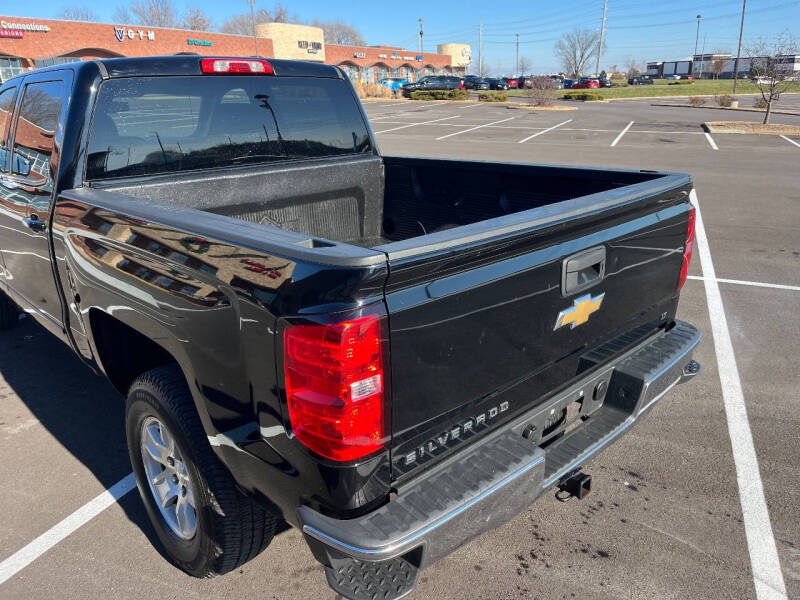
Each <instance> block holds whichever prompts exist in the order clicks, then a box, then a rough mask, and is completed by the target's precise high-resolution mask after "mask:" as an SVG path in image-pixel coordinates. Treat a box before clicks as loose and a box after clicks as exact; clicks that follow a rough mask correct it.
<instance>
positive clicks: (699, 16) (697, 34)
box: [692, 15, 703, 73]
mask: <svg viewBox="0 0 800 600" xmlns="http://www.w3.org/2000/svg"><path fill="white" fill-rule="evenodd" d="M702 18H703V15H697V33H696V34H695V36H694V54H692V73H694V61H695V60H696V56H697V42H698V41H699V40H700V19H702Z"/></svg>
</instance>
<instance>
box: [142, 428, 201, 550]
mask: <svg viewBox="0 0 800 600" xmlns="http://www.w3.org/2000/svg"><path fill="white" fill-rule="evenodd" d="M141 433H142V434H141V445H142V462H143V463H144V472H145V475H146V476H147V481H148V483H149V484H150V492H151V493H152V494H153V498H154V499H155V501H156V506H158V509H159V510H160V511H161V516H162V517H164V520H165V521H166V522H167V525H169V528H170V529H171V530H172V532H173V533H174V534H175V535H177V536H178V537H180V538H181V539H184V540H190V539H192V538H193V537H194V535H195V532H196V531H197V510H196V508H195V500H194V489H193V485H192V481H191V478H190V476H189V470H188V469H187V468H186V463H185V462H184V461H183V457H182V456H181V453H180V450H178V447H177V445H176V444H175V439H174V438H173V436H172V434H171V433H170V431H169V429H167V427H166V425H164V424H163V423H162V422H161V421H159V420H158V419H157V418H156V417H152V416H151V417H147V418H146V419H145V420H144V421H143V422H142V432H141Z"/></svg>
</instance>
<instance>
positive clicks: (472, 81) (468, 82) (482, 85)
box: [464, 77, 491, 90]
mask: <svg viewBox="0 0 800 600" xmlns="http://www.w3.org/2000/svg"><path fill="white" fill-rule="evenodd" d="M490 88H491V84H490V83H489V80H488V79H486V78H484V77H468V78H466V79H464V89H467V90H488V89H490Z"/></svg>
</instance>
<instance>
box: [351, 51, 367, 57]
mask: <svg viewBox="0 0 800 600" xmlns="http://www.w3.org/2000/svg"><path fill="white" fill-rule="evenodd" d="M353 58H367V53H366V52H353Z"/></svg>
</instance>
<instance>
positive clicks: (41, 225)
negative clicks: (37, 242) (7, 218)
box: [22, 215, 47, 231]
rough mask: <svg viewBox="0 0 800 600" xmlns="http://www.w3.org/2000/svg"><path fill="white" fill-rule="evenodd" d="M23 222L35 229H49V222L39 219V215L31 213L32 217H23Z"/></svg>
mask: <svg viewBox="0 0 800 600" xmlns="http://www.w3.org/2000/svg"><path fill="white" fill-rule="evenodd" d="M22 222H23V223H25V225H27V226H28V227H29V228H30V229H33V230H34V231H44V230H45V229H47V223H45V222H44V221H41V220H39V216H38V215H31V216H30V217H25V218H24V219H22Z"/></svg>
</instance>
